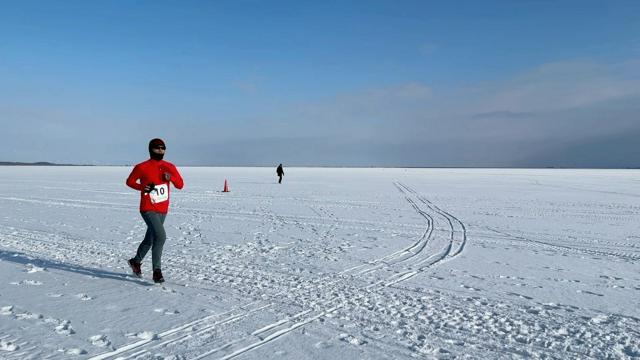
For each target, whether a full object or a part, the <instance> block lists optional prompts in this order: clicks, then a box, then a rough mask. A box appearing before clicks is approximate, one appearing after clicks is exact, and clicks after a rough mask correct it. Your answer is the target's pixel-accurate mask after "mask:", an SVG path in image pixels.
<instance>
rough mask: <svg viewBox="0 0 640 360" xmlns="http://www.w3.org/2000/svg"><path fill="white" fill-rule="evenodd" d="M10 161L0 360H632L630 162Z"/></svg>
mask: <svg viewBox="0 0 640 360" xmlns="http://www.w3.org/2000/svg"><path fill="white" fill-rule="evenodd" d="M6 169H7V171H6V173H5V174H4V175H3V177H2V178H1V179H0V181H1V182H3V185H4V186H3V187H2V190H0V204H2V206H1V207H0V274H2V275H3V276H2V279H6V280H4V281H5V284H4V285H3V287H2V289H3V290H0V358H3V357H4V358H7V359H28V358H32V359H36V358H38V359H39V358H51V359H55V358H69V357H72V358H84V359H231V358H239V359H240V358H241V359H254V358H255V359H270V358H273V359H280V358H292V359H293V358H295V359H306V358H310V359H311V358H313V359H317V358H336V357H337V358H353V359H359V358H380V359H386V358H415V357H427V358H453V357H463V358H479V359H484V358H505V357H507V358H558V359H564V358H633V357H640V348H639V345H638V338H639V336H638V329H639V328H640V327H639V325H640V324H639V322H640V320H639V319H638V317H639V314H638V309H639V308H640V307H639V306H638V305H639V303H638V295H639V294H640V275H639V273H640V271H639V268H638V265H637V263H638V261H637V260H638V258H640V243H639V242H638V239H640V238H639V237H638V236H637V235H636V234H638V233H639V232H638V230H639V229H638V228H639V227H640V221H639V220H640V219H639V214H640V211H638V210H640V207H638V206H637V205H636V203H637V200H638V198H639V197H640V194H639V193H638V192H637V191H636V192H634V186H635V188H637V185H638V184H639V183H640V180H639V179H640V173H639V172H637V171H597V170H590V171H587V170H575V171H569V170H507V169H505V170H491V169H488V170H456V169H433V170H431V169H425V170H421V169H289V171H287V176H286V177H285V178H284V180H283V184H282V185H278V184H277V178H276V177H275V172H274V170H273V169H261V168H185V169H182V172H183V176H184V177H185V182H186V186H185V189H184V190H183V191H173V192H172V205H171V210H170V213H169V216H168V217H167V221H166V223H165V227H166V229H167V233H168V239H167V243H166V244H165V251H164V257H163V273H165V277H166V278H167V280H168V282H167V283H166V284H165V285H163V286H158V285H153V284H152V283H151V282H150V281H149V280H148V278H149V277H150V259H145V262H144V263H143V272H144V274H145V279H142V280H141V279H136V278H133V277H131V276H128V267H127V266H126V259H128V258H129V257H131V256H132V255H133V254H134V252H135V249H136V248H137V245H138V243H139V242H140V240H141V239H142V237H143V236H144V231H145V229H146V227H145V226H144V223H143V221H142V219H141V218H140V216H139V214H138V213H137V200H138V198H137V194H135V192H133V191H129V190H128V189H127V188H126V187H125V186H124V179H125V177H126V175H127V174H128V171H129V169H128V168H6ZM225 178H227V179H229V180H230V188H231V193H226V194H223V193H221V192H220V190H221V187H222V183H223V181H224V179H225ZM149 256H150V255H149Z"/></svg>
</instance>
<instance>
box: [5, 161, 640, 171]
mask: <svg viewBox="0 0 640 360" xmlns="http://www.w3.org/2000/svg"><path fill="white" fill-rule="evenodd" d="M133 165H135V164H122V165H91V164H56V163H51V162H46V161H39V162H30V163H29V162H13V161H0V166H77V167H81V166H93V167H99V166H106V167H120V166H127V167H130V166H133ZM176 165H177V166H179V167H190V168H198V167H223V168H244V167H249V168H271V167H275V166H270V165H179V164H176ZM287 167H289V168H319V169H323V168H326V169H522V170H526V169H530V170H536V169H538V170H540V169H544V170H639V169H640V167H617V168H616V167H611V168H608V167H560V166H558V167H555V166H547V167H513V166H511V167H509V166H504V167H503V166H362V165H361V166H355V165H354V166H327V165H289V166H287Z"/></svg>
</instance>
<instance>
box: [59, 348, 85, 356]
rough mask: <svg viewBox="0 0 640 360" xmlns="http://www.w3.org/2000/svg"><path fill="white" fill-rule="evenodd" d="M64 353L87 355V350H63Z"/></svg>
mask: <svg viewBox="0 0 640 360" xmlns="http://www.w3.org/2000/svg"><path fill="white" fill-rule="evenodd" d="M62 351H63V352H64V353H65V354H67V355H84V354H86V353H87V351H86V350H84V349H78V348H72V349H62Z"/></svg>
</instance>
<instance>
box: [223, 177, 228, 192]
mask: <svg viewBox="0 0 640 360" xmlns="http://www.w3.org/2000/svg"><path fill="white" fill-rule="evenodd" d="M222 192H229V186H227V179H224V190H222Z"/></svg>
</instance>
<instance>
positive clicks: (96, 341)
mask: <svg viewBox="0 0 640 360" xmlns="http://www.w3.org/2000/svg"><path fill="white" fill-rule="evenodd" d="M89 341H90V342H91V344H92V345H93V346H98V347H106V346H109V345H111V341H109V339H107V336H106V335H101V334H100V335H94V336H92V337H90V338H89Z"/></svg>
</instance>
